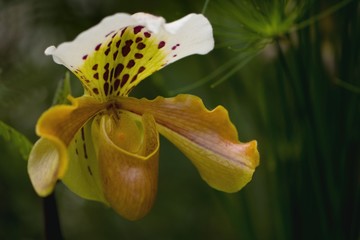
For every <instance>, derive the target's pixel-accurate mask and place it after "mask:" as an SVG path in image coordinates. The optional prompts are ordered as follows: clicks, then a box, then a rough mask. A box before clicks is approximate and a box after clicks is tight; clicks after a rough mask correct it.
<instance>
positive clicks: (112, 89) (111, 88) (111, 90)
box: [109, 86, 114, 95]
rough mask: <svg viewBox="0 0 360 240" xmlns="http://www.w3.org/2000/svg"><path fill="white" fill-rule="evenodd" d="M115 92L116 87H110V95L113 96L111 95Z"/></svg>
mask: <svg viewBox="0 0 360 240" xmlns="http://www.w3.org/2000/svg"><path fill="white" fill-rule="evenodd" d="M113 91H114V87H113V86H110V93H109V95H111V94H112V93H113Z"/></svg>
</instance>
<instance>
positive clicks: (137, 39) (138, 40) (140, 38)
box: [135, 37, 143, 43]
mask: <svg viewBox="0 0 360 240" xmlns="http://www.w3.org/2000/svg"><path fill="white" fill-rule="evenodd" d="M142 40H143V39H142V37H137V38H136V39H135V42H136V43H138V42H141V41H142Z"/></svg>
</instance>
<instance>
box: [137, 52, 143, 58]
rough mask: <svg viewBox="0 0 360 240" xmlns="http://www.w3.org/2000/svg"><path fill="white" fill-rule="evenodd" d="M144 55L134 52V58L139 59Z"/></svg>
mask: <svg viewBox="0 0 360 240" xmlns="http://www.w3.org/2000/svg"><path fill="white" fill-rule="evenodd" d="M143 56H144V55H142V54H141V53H135V58H136V59H140V58H142V57H143Z"/></svg>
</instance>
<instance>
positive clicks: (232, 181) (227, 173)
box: [119, 95, 259, 192]
mask: <svg viewBox="0 0 360 240" xmlns="http://www.w3.org/2000/svg"><path fill="white" fill-rule="evenodd" d="M119 101H120V102H119V103H120V105H121V106H122V108H123V109H126V110H128V111H130V112H132V113H134V114H135V115H141V114H143V113H149V114H152V115H153V116H154V118H155V121H156V123H157V125H158V129H159V132H160V133H161V134H162V135H164V136H165V137H166V138H168V139H169V140H170V141H171V142H172V143H174V144H175V145H176V146H177V147H178V148H179V149H180V150H181V151H182V152H183V153H184V154H185V155H186V156H187V157H188V158H189V159H190V160H191V161H192V162H193V164H194V165H195V166H196V167H197V169H198V171H199V173H200V175H201V177H202V178H203V179H204V180H205V181H206V182H207V183H208V184H209V185H210V186H212V187H213V188H215V189H218V190H221V191H225V192H236V191H238V190H240V189H241V188H242V187H244V186H245V185H246V184H247V183H248V182H249V181H250V180H251V178H252V175H253V173H254V171H255V168H256V167H257V165H258V164H259V153H258V150H257V143H256V141H251V142H248V143H241V142H239V140H238V135H237V131H236V129H235V127H234V126H233V124H232V123H231V122H230V120H229V117H228V113H227V111H226V110H225V108H223V107H222V106H218V107H216V108H215V109H214V110H212V111H209V110H207V109H206V108H205V106H204V105H203V103H202V101H201V99H200V98H198V97H195V96H191V95H178V96H177V97H174V98H162V97H158V98H156V99H154V100H153V101H149V100H147V99H135V98H130V97H127V98H120V99H119Z"/></svg>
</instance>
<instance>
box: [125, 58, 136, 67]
mask: <svg viewBox="0 0 360 240" xmlns="http://www.w3.org/2000/svg"><path fill="white" fill-rule="evenodd" d="M133 66H135V61H134V60H133V59H131V60H130V61H129V62H128V64H127V65H126V67H127V68H132V67H133Z"/></svg>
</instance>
